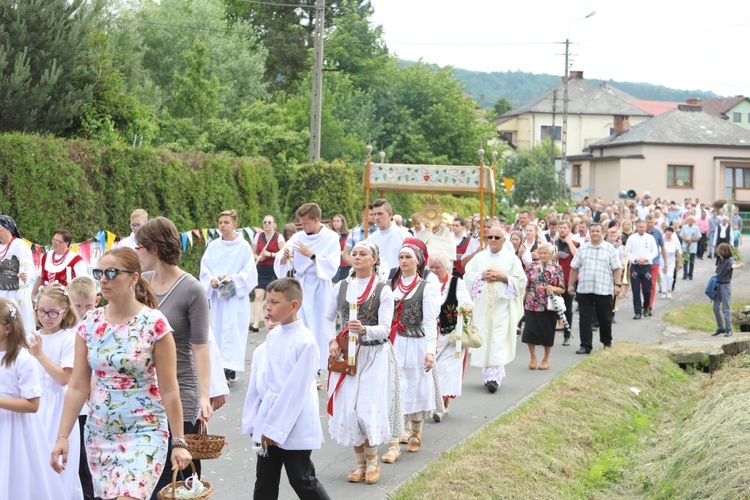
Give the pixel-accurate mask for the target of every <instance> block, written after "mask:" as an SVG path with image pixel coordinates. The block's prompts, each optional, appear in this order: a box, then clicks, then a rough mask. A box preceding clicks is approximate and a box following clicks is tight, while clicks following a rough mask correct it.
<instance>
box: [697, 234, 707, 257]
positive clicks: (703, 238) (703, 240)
mask: <svg viewBox="0 0 750 500" xmlns="http://www.w3.org/2000/svg"><path fill="white" fill-rule="evenodd" d="M707 242H708V236H707V235H706V233H701V239H700V240H698V258H700V259H702V258H703V255H704V254H705V253H706V243H707Z"/></svg>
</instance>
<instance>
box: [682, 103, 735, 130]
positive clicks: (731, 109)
mask: <svg viewBox="0 0 750 500" xmlns="http://www.w3.org/2000/svg"><path fill="white" fill-rule="evenodd" d="M687 102H688V104H700V105H701V106H702V107H703V111H704V112H706V113H708V114H710V115H714V116H717V117H719V118H721V119H724V120H727V121H729V122H731V123H733V124H735V125H739V126H740V127H742V128H746V129H748V130H750V99H748V98H747V97H745V96H741V95H738V96H736V97H715V98H713V99H707V100H705V101H701V100H700V99H688V101H687Z"/></svg>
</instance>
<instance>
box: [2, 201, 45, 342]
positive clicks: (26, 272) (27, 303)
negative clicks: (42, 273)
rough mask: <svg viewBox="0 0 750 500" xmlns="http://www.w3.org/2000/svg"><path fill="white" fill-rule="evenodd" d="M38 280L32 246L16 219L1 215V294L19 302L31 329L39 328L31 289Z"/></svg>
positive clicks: (29, 330) (24, 321) (23, 318)
mask: <svg viewBox="0 0 750 500" xmlns="http://www.w3.org/2000/svg"><path fill="white" fill-rule="evenodd" d="M35 280H36V269H35V268H34V259H33V257H32V256H31V249H30V248H29V246H28V245H27V244H26V242H24V241H23V239H21V233H19V232H18V227H16V222H15V221H14V220H13V218H12V217H10V216H9V215H0V297H5V298H6V299H8V300H10V301H11V302H13V303H14V304H15V305H16V307H17V308H18V310H19V312H20V313H21V320H22V321H23V326H24V328H25V329H26V331H27V332H32V331H34V329H35V325H34V308H33V307H32V303H31V288H32V285H33V284H34V281H35Z"/></svg>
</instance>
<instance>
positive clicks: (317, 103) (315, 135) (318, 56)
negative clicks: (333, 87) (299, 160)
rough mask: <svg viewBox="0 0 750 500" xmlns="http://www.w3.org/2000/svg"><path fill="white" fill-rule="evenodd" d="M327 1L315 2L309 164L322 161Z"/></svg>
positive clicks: (318, 0)
mask: <svg viewBox="0 0 750 500" xmlns="http://www.w3.org/2000/svg"><path fill="white" fill-rule="evenodd" d="M325 11H326V1H325V0H315V33H314V35H313V73H312V95H311V98H310V153H309V154H308V156H307V161H308V163H315V162H316V161H318V160H319V159H320V127H321V113H322V109H323V27H324V26H325Z"/></svg>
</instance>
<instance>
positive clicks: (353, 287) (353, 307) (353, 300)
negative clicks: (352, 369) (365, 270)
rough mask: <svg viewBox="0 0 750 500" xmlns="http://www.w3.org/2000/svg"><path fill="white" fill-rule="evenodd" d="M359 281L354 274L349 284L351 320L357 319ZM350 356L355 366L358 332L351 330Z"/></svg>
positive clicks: (348, 361) (350, 361)
mask: <svg viewBox="0 0 750 500" xmlns="http://www.w3.org/2000/svg"><path fill="white" fill-rule="evenodd" d="M358 286H359V283H358V282H357V277H356V276H352V279H351V283H350V284H349V288H350V290H349V292H350V295H349V321H352V320H355V319H357V297H358V296H359V290H358ZM348 352H349V356H348V358H347V364H348V365H349V366H354V365H355V364H357V334H356V333H354V332H352V331H351V330H349V344H348Z"/></svg>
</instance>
